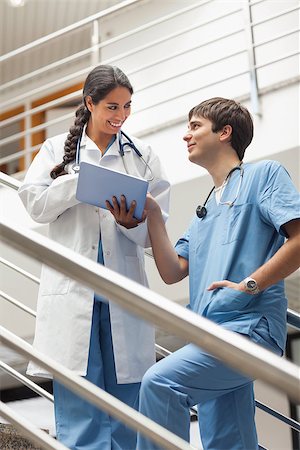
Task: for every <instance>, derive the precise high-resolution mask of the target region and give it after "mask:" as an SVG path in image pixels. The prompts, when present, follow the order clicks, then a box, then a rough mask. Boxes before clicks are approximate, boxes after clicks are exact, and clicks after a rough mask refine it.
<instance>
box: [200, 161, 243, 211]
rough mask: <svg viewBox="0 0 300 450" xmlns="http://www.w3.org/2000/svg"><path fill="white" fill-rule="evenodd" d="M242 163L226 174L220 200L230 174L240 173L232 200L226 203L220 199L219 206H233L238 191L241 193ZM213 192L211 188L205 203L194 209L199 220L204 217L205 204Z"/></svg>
mask: <svg viewBox="0 0 300 450" xmlns="http://www.w3.org/2000/svg"><path fill="white" fill-rule="evenodd" d="M242 164H243V161H241V162H240V164H239V165H238V166H235V167H233V169H231V170H230V172H229V173H228V174H227V176H226V178H225V180H224V182H223V184H222V186H221V198H222V190H223V188H224V186H225V184H226V183H227V181H228V180H229V178H230V176H231V175H232V173H233V172H234V171H235V170H239V171H240V178H239V183H238V187H237V190H236V194H235V197H234V199H233V200H227V201H226V202H222V201H221V199H220V202H219V205H228V206H229V207H231V206H233V205H234V203H235V202H236V200H237V198H238V196H239V194H240V191H241V185H242V180H243V176H244V168H243V167H242ZM214 190H215V187H213V188H212V189H211V191H210V192H209V194H208V196H207V197H206V199H205V202H204V204H203V205H199V206H197V208H196V215H197V217H199V219H203V218H204V217H205V216H206V215H207V208H206V206H205V205H206V204H207V202H208V200H209V199H210V196H211V194H212V193H213V191H214Z"/></svg>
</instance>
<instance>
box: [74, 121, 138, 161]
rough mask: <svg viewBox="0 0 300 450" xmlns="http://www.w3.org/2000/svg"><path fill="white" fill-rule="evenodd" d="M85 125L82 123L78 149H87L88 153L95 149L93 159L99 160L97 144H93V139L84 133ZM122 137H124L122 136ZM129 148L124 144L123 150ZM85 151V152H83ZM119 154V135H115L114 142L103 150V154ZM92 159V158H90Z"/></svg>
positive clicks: (128, 149)
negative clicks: (105, 150)
mask: <svg viewBox="0 0 300 450" xmlns="http://www.w3.org/2000/svg"><path fill="white" fill-rule="evenodd" d="M86 127H87V124H86V125H84V127H83V130H82V138H81V143H80V151H82V150H83V151H84V150H85V151H87V152H88V153H89V152H90V151H92V152H94V151H95V150H96V151H97V153H96V155H95V159H96V160H97V161H98V162H99V160H100V159H101V158H99V152H100V150H99V148H98V147H97V145H96V144H95V142H94V141H92V139H91V138H89V136H88V135H87V134H86ZM123 139H124V138H123ZM130 151H131V148H130V147H129V145H126V146H125V147H124V152H130ZM84 153H85V152H84ZM112 155H114V156H119V155H120V152H119V135H118V134H117V135H116V139H115V141H114V143H113V144H112V145H111V146H110V147H109V149H108V150H107V152H105V154H104V155H103V157H104V156H112ZM89 156H90V157H92V156H93V155H92V154H89ZM100 156H101V155H100ZM92 159H94V158H92Z"/></svg>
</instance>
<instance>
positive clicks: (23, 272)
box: [0, 256, 40, 284]
mask: <svg viewBox="0 0 300 450" xmlns="http://www.w3.org/2000/svg"><path fill="white" fill-rule="evenodd" d="M0 263H1V264H4V265H5V266H6V267H9V268H10V269H13V270H15V271H16V272H18V273H20V274H21V275H23V276H24V277H26V278H28V279H29V280H31V281H33V282H34V283H36V284H39V282H40V279H39V278H38V277H36V276H34V275H32V274H31V273H30V272H27V271H26V270H24V269H21V267H18V266H16V265H15V264H13V263H11V262H10V261H7V259H5V258H2V257H1V256H0Z"/></svg>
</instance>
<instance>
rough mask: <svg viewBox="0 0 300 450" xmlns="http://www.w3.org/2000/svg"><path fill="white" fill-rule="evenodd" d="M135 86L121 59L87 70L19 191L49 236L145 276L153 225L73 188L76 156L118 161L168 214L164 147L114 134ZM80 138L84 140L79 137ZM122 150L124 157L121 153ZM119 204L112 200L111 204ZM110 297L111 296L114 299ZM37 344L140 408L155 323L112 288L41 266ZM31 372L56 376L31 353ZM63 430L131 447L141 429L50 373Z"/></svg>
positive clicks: (90, 447) (88, 445)
mask: <svg viewBox="0 0 300 450" xmlns="http://www.w3.org/2000/svg"><path fill="white" fill-rule="evenodd" d="M132 93H133V89H132V86H131V84H130V82H129V80H128V78H127V77H126V75H125V74H124V73H123V72H122V71H121V70H120V69H118V68H116V67H112V66H105V65H101V66H98V67H96V68H95V69H94V70H92V72H91V73H90V74H89V75H88V77H87V79H86V82H85V85H84V88H83V98H82V104H81V105H80V106H79V107H78V109H77V110H76V118H75V122H74V125H73V126H72V127H71V128H70V131H69V133H68V134H67V133H66V134H62V135H58V136H55V137H53V138H50V139H47V140H46V141H45V143H44V144H43V146H42V148H41V150H40V152H39V153H38V154H37V156H36V157H35V159H34V161H33V162H32V164H31V166H30V168H29V170H28V172H27V174H26V177H25V180H24V183H23V184H22V186H21V188H20V190H19V195H20V198H21V200H22V201H23V203H24V205H25V207H26V209H27V211H28V212H29V214H30V216H31V217H32V218H33V219H34V220H35V221H36V222H39V223H49V237H50V238H52V239H54V240H55V241H57V242H59V243H61V244H63V245H65V246H67V247H69V248H71V249H73V250H75V251H77V252H78V253H80V254H81V255H84V256H86V257H88V258H91V259H92V260H94V261H98V262H99V263H102V264H104V265H105V266H106V267H109V268H110V269H113V270H115V271H117V272H119V273H121V274H123V275H126V276H127V277H129V278H131V279H133V280H135V281H137V282H139V283H141V284H143V285H147V279H146V274H145V268H144V250H143V249H144V248H146V247H149V246H150V241H149V237H148V233H147V225H146V223H144V222H142V221H138V220H136V219H135V218H134V216H133V211H132V210H129V211H126V213H125V214H124V211H123V212H121V209H120V210H119V211H118V208H116V207H115V208H114V210H113V211H114V214H115V216H116V217H114V216H113V215H112V214H111V213H110V212H109V211H108V210H106V209H100V208H97V207H95V206H91V205H88V204H84V203H80V202H79V201H78V200H77V199H76V197H75V193H76V187H77V179H78V173H76V172H75V171H74V169H75V170H76V167H74V163H75V159H76V154H77V159H80V162H81V161H86V162H89V163H92V164H95V165H101V166H104V167H109V168H113V169H116V170H119V171H123V172H126V171H128V173H129V174H131V175H135V176H139V177H142V178H144V179H146V180H148V181H149V192H151V194H152V195H153V196H154V197H155V198H156V199H157V201H158V202H159V204H160V206H161V208H162V210H163V211H164V214H165V218H167V213H168V201H169V183H168V181H167V180H166V177H165V175H164V172H163V170H162V167H161V165H160V162H159V159H158V157H157V156H156V155H155V154H154V153H153V151H152V150H151V148H150V147H149V146H147V145H145V144H144V143H143V142H141V141H140V140H139V139H136V138H131V139H132V141H133V143H134V145H135V146H136V148H137V149H138V150H139V151H140V152H141V153H142V158H141V157H139V156H138V155H137V153H136V152H135V151H134V150H133V149H132V148H131V147H130V146H127V145H126V146H124V148H123V149H124V156H123V157H122V156H121V155H120V152H119V150H120V148H119V142H118V138H117V137H118V136H119V133H120V130H121V126H122V125H123V123H124V122H125V120H126V119H127V117H128V116H129V114H130V106H131V96H132ZM78 143H79V144H78ZM124 160H125V161H124ZM115 206H116V204H115ZM109 300H112V301H109ZM34 346H35V348H36V349H38V350H39V351H41V352H43V353H45V354H47V355H48V356H50V357H52V358H53V359H55V360H56V361H58V362H60V363H62V364H64V365H65V366H66V367H68V368H69V369H71V370H73V371H74V372H75V373H77V374H79V375H81V376H83V377H86V378H87V379H88V380H90V381H91V382H93V383H94V384H96V385H98V386H100V387H101V388H103V389H105V390H106V391H107V392H109V393H111V394H112V395H114V396H115V397H117V398H119V399H121V400H122V401H124V402H125V403H127V404H128V405H130V406H132V407H134V408H137V405H138V393H139V386H140V381H141V378H142V376H143V374H144V373H145V371H146V370H147V369H148V368H149V367H150V366H151V365H152V364H153V363H154V356H155V352H154V330H153V328H152V327H151V326H150V325H149V324H147V323H145V322H143V321H142V320H140V319H138V318H137V317H134V316H132V315H131V314H129V313H127V312H126V310H123V309H122V308H120V307H119V306H117V305H116V304H115V303H113V298H111V299H104V298H101V297H99V296H97V295H95V294H94V292H93V291H92V290H91V289H89V288H87V287H86V286H83V285H80V284H79V283H77V282H76V281H74V280H72V279H69V278H68V277H66V276H65V275H63V274H61V273H58V272H56V271H55V270H53V269H50V268H49V267H47V266H43V269H42V274H41V284H40V290H39V297H38V307H37V321H36V332H35V340H34ZM28 374H30V375H36V376H44V377H51V374H49V373H47V372H46V371H45V369H43V368H41V367H38V366H37V365H36V364H34V363H30V364H29V367H28ZM53 389H54V398H55V419H56V431H57V437H58V439H59V440H60V441H61V442H63V443H64V444H65V445H66V446H67V447H69V448H71V449H78V448H80V449H85V450H96V449H101V450H110V449H114V450H127V449H128V450H133V449H134V448H135V439H136V434H135V432H134V431H133V430H131V429H129V428H127V427H125V426H123V425H122V424H121V423H120V422H118V421H116V420H114V419H113V418H111V417H109V416H108V415H107V414H105V413H104V412H102V411H100V410H98V409H97V408H95V407H93V406H92V405H90V404H88V403H87V402H85V401H83V400H81V398H80V397H77V396H76V395H74V394H73V393H72V392H70V391H69V390H68V389H66V388H65V387H64V386H63V385H61V384H60V383H58V382H57V381H54V382H53Z"/></svg>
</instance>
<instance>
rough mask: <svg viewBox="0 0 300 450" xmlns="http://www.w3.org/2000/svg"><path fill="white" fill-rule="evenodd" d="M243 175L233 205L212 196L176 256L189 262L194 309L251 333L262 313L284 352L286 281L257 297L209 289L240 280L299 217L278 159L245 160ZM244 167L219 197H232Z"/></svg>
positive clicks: (278, 243) (296, 199) (293, 191)
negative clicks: (248, 162) (216, 284)
mask: <svg viewBox="0 0 300 450" xmlns="http://www.w3.org/2000/svg"><path fill="white" fill-rule="evenodd" d="M243 168H244V176H243V180H242V184H241V189H240V192H239V195H238V198H237V200H236V202H235V203H234V205H233V206H232V207H229V206H228V205H223V204H217V203H216V200H215V196H214V195H212V196H211V197H210V199H209V201H208V202H207V205H206V208H207V215H206V216H205V217H204V218H202V219H199V218H198V217H197V216H195V217H194V219H193V220H192V223H191V225H190V227H189V229H188V230H187V232H186V233H185V234H184V236H183V237H182V238H181V239H180V240H179V241H178V242H177V244H176V246H175V249H176V251H177V253H178V255H180V256H182V257H183V258H185V259H187V260H188V261H189V283H190V304H189V305H188V307H189V308H190V309H192V310H193V311H195V312H197V313H199V314H201V315H203V316H204V317H207V318H208V319H210V320H212V321H214V322H216V323H218V324H221V325H222V326H223V327H225V328H227V329H230V330H232V331H236V332H239V333H243V334H247V335H250V334H251V332H252V330H253V329H254V328H255V326H256V325H257V323H258V322H259V320H260V319H261V318H262V317H265V318H266V319H267V322H268V325H269V331H270V336H271V337H272V338H273V339H274V340H275V342H276V343H277V345H278V346H279V347H280V348H281V349H282V350H284V348H285V339H286V309H287V299H286V297H285V292H284V282H283V281H280V282H278V283H276V284H275V285H272V286H270V287H269V288H267V289H266V290H264V291H263V292H261V293H260V294H258V295H255V296H253V295H250V294H247V293H244V292H239V291H236V290H234V289H231V288H221V289H216V290H214V291H207V287H208V286H209V285H210V284H211V283H212V282H213V281H220V280H230V281H233V282H235V283H239V282H240V281H241V280H243V279H244V278H246V277H247V276H249V275H251V273H253V272H254V271H255V270H256V269H258V268H259V267H260V266H261V265H263V264H264V263H265V262H266V261H268V260H269V259H270V258H271V257H272V256H273V255H274V254H275V253H276V252H277V250H278V249H279V248H280V247H281V246H282V245H283V243H284V240H285V235H284V231H283V229H282V228H281V227H282V225H284V224H285V223H287V222H289V221H290V220H293V219H299V218H300V198H299V194H298V192H297V190H296V188H295V186H294V185H293V183H292V181H291V179H290V177H289V174H288V173H287V171H286V170H285V169H284V168H283V167H282V166H281V165H280V164H279V163H278V162H276V161H261V162H258V163H255V164H243ZM239 177H240V171H239V170H236V171H234V172H233V174H232V175H231V177H230V180H229V182H228V184H227V185H226V187H225V189H224V192H223V195H222V198H221V201H222V202H225V201H232V200H233V199H234V198H235V196H236V193H237V186H238V183H239Z"/></svg>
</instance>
